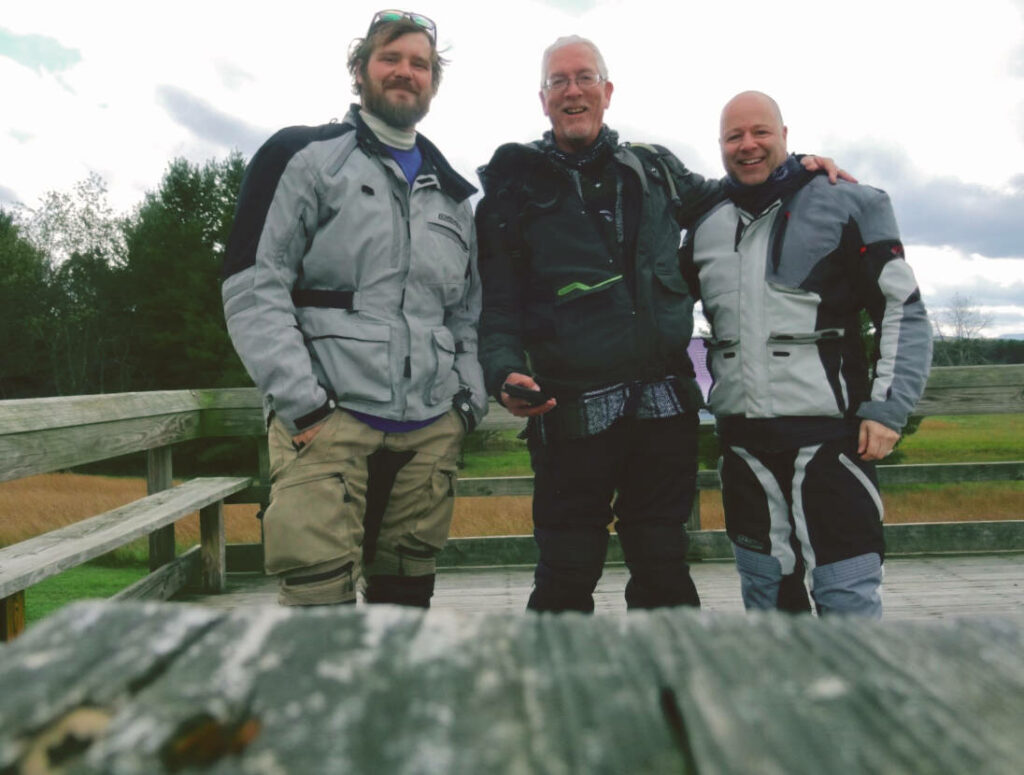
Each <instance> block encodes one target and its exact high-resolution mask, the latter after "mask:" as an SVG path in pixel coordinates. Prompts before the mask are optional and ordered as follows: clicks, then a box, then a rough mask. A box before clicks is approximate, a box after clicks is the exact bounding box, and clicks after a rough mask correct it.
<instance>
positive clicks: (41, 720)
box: [0, 603, 224, 772]
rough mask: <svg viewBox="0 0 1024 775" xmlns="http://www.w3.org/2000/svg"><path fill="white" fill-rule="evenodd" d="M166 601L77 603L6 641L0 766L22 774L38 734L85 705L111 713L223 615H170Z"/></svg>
mask: <svg viewBox="0 0 1024 775" xmlns="http://www.w3.org/2000/svg"><path fill="white" fill-rule="evenodd" d="M167 605H169V604H163V605H160V604H157V603H145V604H138V603H136V604H121V605H118V604H114V603H103V604H101V603H80V604H73V605H71V606H67V607H65V608H63V609H61V611H59V612H58V613H57V614H55V615H54V616H51V617H48V618H46V619H45V620H43V621H42V622H39V623H38V624H35V625H33V627H32V628H31V629H30V630H29V631H28V632H27V633H26V634H25V635H23V636H22V637H20V638H18V639H17V640H15V641H14V642H13V643H12V644H10V645H8V646H4V647H2V649H0V654H2V658H0V687H3V689H2V691H0V772H18V770H16V769H14V766H15V764H16V763H17V762H18V761H19V759H21V758H23V757H24V756H26V755H27V754H28V753H29V751H30V749H31V748H32V747H33V741H34V739H38V738H39V737H40V736H41V734H42V733H44V732H45V730H47V729H52V728H53V727H56V726H57V724H58V722H59V720H61V719H64V718H66V717H68V716H70V715H71V714H72V713H74V712H75V711H76V710H78V709H81V708H82V707H83V706H85V707H93V708H96V709H98V710H100V711H102V712H103V713H104V714H105V715H106V716H107V717H108V718H109V716H111V715H112V714H113V712H114V708H115V706H116V705H117V703H118V702H119V701H120V698H121V697H123V696H124V695H126V694H131V693H132V692H133V691H135V689H134V688H133V687H137V686H140V685H144V684H146V683H148V682H151V681H153V680H154V679H155V678H156V677H157V676H158V675H159V674H160V672H161V671H162V670H163V669H165V667H167V666H168V665H169V664H171V663H172V662H173V661H174V659H175V657H176V656H177V655H178V653H179V652H180V651H181V650H182V649H184V648H186V647H187V646H188V645H190V644H191V643H193V642H194V641H195V640H196V638H197V637H198V636H199V634H201V633H202V632H203V631H205V630H206V629H208V628H210V627H211V626H212V625H213V624H214V623H216V622H217V621H219V620H220V619H222V618H223V616H224V615H223V614H222V613H218V612H215V611H211V610H209V609H205V608H201V607H199V606H176V607H175V610H174V611H173V614H172V615H168V614H169V613H170V612H169V611H168V609H167V608H166V607H165V606H167ZM22 643H24V644H25V645H24V646H22ZM16 647H17V648H18V651H15V650H14V649H15V648H16ZM8 657H12V658H8ZM92 737H93V735H89V736H87V737H86V738H85V739H84V740H83V744H84V745H86V746H87V745H89V743H90V742H91V740H92ZM57 742H58V743H60V742H61V740H58V741H57ZM95 771H96V770H93V772H95ZM121 771H122V772H123V771H124V770H121ZM110 772H114V770H111V771H110ZM140 772H141V771H140Z"/></svg>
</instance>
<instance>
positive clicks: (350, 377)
mask: <svg viewBox="0 0 1024 775" xmlns="http://www.w3.org/2000/svg"><path fill="white" fill-rule="evenodd" d="M302 329H303V331H304V332H305V335H306V337H307V340H308V342H309V346H310V347H311V348H312V350H313V355H314V357H315V359H316V360H317V361H318V363H319V366H320V368H321V369H322V370H323V373H324V375H325V377H326V378H327V379H328V380H329V381H330V383H331V385H330V387H331V388H333V390H334V391H335V393H336V395H337V396H338V398H339V399H341V400H344V399H361V400H366V401H380V402H385V401H390V400H391V383H392V379H391V360H390V358H391V352H390V349H391V329H390V328H389V327H388V326H386V325H381V324H378V323H366V322H363V321H359V320H354V319H352V318H351V317H350V316H349V313H344V312H339V311H338V310H304V311H303V314H302Z"/></svg>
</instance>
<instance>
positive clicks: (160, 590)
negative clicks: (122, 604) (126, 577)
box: [111, 546, 202, 600]
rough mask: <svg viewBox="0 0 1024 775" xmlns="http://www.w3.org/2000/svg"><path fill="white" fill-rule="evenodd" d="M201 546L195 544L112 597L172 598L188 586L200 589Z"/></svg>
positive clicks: (127, 598) (139, 598)
mask: <svg viewBox="0 0 1024 775" xmlns="http://www.w3.org/2000/svg"><path fill="white" fill-rule="evenodd" d="M201 551H202V550H201V547H199V546H193V547H192V548H191V549H188V550H186V551H184V552H182V553H181V554H180V555H179V556H177V557H175V558H174V559H173V560H171V561H170V562H169V563H167V564H166V565H161V566H160V567H159V568H157V569H156V570H155V571H151V572H150V573H149V574H148V575H146V576H144V577H143V578H141V579H139V580H138V581H136V582H135V583H134V584H132V585H131V586H130V587H126V588H125V589H122V590H121V591H120V592H118V593H117V594H116V595H114V596H113V597H111V599H112V600H170V599H171V598H172V597H174V596H175V595H177V594H178V593H180V592H181V591H182V590H183V589H186V588H187V587H195V588H196V589H199V588H200V586H201V584H200V578H201V572H202V555H201Z"/></svg>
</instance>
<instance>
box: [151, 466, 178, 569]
mask: <svg viewBox="0 0 1024 775" xmlns="http://www.w3.org/2000/svg"><path fill="white" fill-rule="evenodd" d="M173 486H174V469H173V458H172V449H171V447H157V448H156V449H151V450H147V452H146V493H147V494H148V495H152V494H153V493H157V492H162V491H163V490H169V489H170V488H171V487H173ZM174 549H175V546H174V523H173V522H172V523H171V524H169V525H165V526H164V527H162V528H160V529H159V530H154V531H153V532H152V533H150V534H149V569H150V571H154V570H156V569H157V568H159V567H160V566H161V565H166V564H167V563H169V562H170V561H171V560H173V559H174Z"/></svg>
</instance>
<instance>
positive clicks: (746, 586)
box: [732, 544, 782, 611]
mask: <svg viewBox="0 0 1024 775" xmlns="http://www.w3.org/2000/svg"><path fill="white" fill-rule="evenodd" d="M732 551H733V555H734V556H735V558H736V570H737V572H738V573H739V574H740V593H741V595H742V597H743V607H744V608H746V609H747V610H748V611H772V610H774V609H775V608H776V606H777V605H778V602H779V585H780V584H781V583H782V565H781V563H779V560H778V558H777V557H772V556H771V555H770V554H761V553H760V552H752V551H750V549H744V548H743V547H742V546H740V545H739V544H733V545H732Z"/></svg>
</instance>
